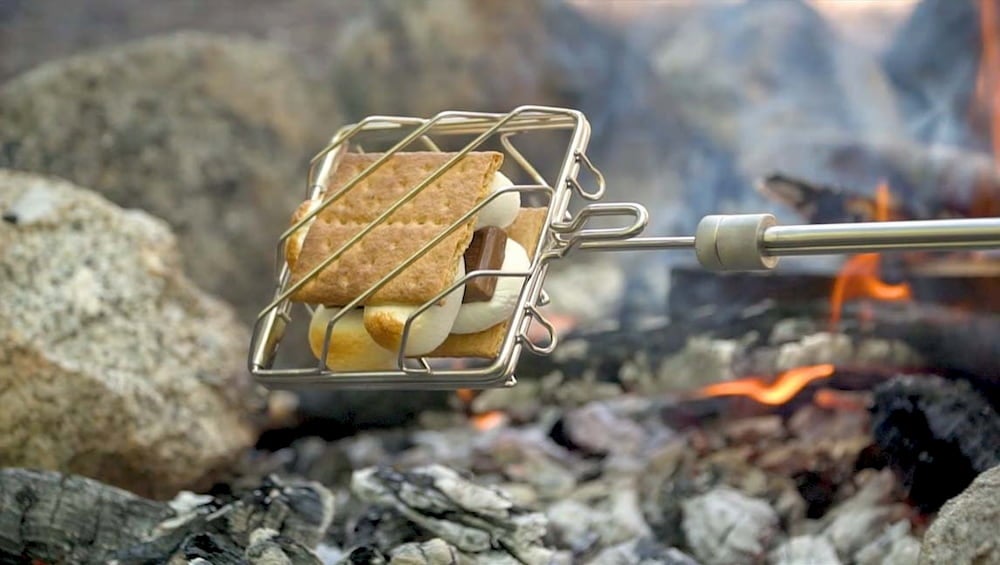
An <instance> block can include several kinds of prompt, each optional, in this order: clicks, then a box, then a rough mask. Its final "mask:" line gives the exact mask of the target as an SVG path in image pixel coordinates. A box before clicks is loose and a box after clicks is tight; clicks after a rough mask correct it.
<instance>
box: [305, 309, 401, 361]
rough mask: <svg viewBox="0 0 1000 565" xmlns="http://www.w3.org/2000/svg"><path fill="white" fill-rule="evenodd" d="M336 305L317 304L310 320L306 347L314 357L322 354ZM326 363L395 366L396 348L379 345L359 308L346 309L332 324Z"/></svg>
mask: <svg viewBox="0 0 1000 565" xmlns="http://www.w3.org/2000/svg"><path fill="white" fill-rule="evenodd" d="M337 312H340V309H339V308H326V307H323V306H320V307H318V308H316V310H315V311H314V312H313V317H312V320H311V321H310V322H309V347H310V348H311V349H312V352H313V355H315V356H316V358H317V359H319V358H321V357H322V356H323V340H324V339H325V338H326V326H327V324H329V323H330V319H331V318H333V317H334V316H335V315H336V314H337ZM326 366H327V368H329V369H330V370H332V371H378V370H390V369H395V368H396V352H394V351H389V350H388V349H386V348H384V347H381V346H380V345H379V344H377V343H375V341H374V340H372V338H371V336H369V335H368V332H367V331H366V330H365V324H364V316H363V315H362V313H361V310H354V311H352V312H348V313H347V314H345V315H344V317H343V318H341V319H339V320H337V323H335V324H334V325H333V331H332V332H331V336H330V350H329V351H328V352H327V356H326Z"/></svg>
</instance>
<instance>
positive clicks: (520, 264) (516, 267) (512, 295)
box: [451, 238, 531, 334]
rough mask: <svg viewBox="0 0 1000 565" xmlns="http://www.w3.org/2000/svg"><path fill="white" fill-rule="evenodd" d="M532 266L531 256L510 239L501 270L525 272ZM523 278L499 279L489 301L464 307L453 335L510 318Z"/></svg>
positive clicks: (453, 329)
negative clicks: (529, 257)
mask: <svg viewBox="0 0 1000 565" xmlns="http://www.w3.org/2000/svg"><path fill="white" fill-rule="evenodd" d="M530 266H531V260H530V259H528V253H527V252H526V251H525V250H524V248H523V247H521V244H519V243H518V242H516V241H514V240H513V239H511V238H507V245H506V248H505V251H504V260H503V266H502V267H500V270H501V271H505V272H508V273H517V272H522V273H523V272H526V271H527V270H528V267H530ZM523 284H524V277H510V276H508V277H497V287H496V290H494V291H493V298H491V299H490V300H489V302H469V303H467V304H462V307H461V308H460V309H459V310H458V316H457V317H456V318H455V323H454V325H452V327H451V331H452V333H456V334H471V333H476V332H481V331H483V330H486V329H489V328H492V327H493V326H495V325H497V324H499V323H500V322H503V321H504V320H507V319H509V318H510V316H511V314H513V313H514V306H515V305H516V304H517V299H518V297H519V296H520V294H521V287H522V286H523Z"/></svg>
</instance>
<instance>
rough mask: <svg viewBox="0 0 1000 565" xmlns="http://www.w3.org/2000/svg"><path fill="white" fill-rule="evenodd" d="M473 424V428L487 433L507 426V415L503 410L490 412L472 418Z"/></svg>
mask: <svg viewBox="0 0 1000 565" xmlns="http://www.w3.org/2000/svg"><path fill="white" fill-rule="evenodd" d="M471 422H472V427H473V428H475V429H476V430H478V431H480V432H486V431H489V430H492V429H493V428H498V427H500V426H502V425H504V424H506V423H507V414H504V412H503V411H502V410H490V411H489V412H483V413H482V414H476V415H474V416H472V419H471Z"/></svg>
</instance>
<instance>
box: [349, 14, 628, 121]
mask: <svg viewBox="0 0 1000 565" xmlns="http://www.w3.org/2000/svg"><path fill="white" fill-rule="evenodd" d="M364 5H365V10H364V11H363V12H362V13H358V14H355V16H354V18H353V19H352V20H351V23H350V25H345V26H342V28H341V29H340V30H339V33H338V34H336V37H334V39H335V40H336V41H337V42H338V43H337V45H338V49H337V53H338V55H339V56H338V57H335V58H331V60H330V63H331V72H330V75H331V78H332V83H333V85H334V86H335V88H336V89H337V93H338V95H339V98H340V99H341V100H342V101H343V104H344V108H345V111H346V112H347V113H348V114H349V115H350V116H351V117H352V118H358V117H363V116H366V115H369V114H373V113H378V114H387V113H388V114H403V115H418V116H425V115H428V116H429V115H433V114H435V113H437V112H440V111H442V110H481V111H489V112H502V111H506V110H509V109H512V108H513V107H514V106H517V105H520V104H545V105H554V106H560V105H563V106H565V105H568V106H576V107H579V106H581V105H586V104H588V103H589V101H590V97H591V96H593V97H603V96H606V92H607V89H609V88H614V86H615V85H614V76H615V70H616V65H618V64H620V63H621V56H622V55H624V48H625V47H624V43H623V42H621V41H620V40H619V39H617V38H615V37H614V36H613V35H612V34H610V33H608V32H607V31H606V30H603V29H601V28H599V27H598V26H597V25H595V24H593V23H591V22H590V21H589V20H587V19H586V18H585V17H584V16H583V15H582V14H580V13H579V12H578V11H577V10H576V9H575V8H573V7H572V6H569V5H568V4H567V3H566V2H563V1H561V0H555V1H553V0H547V1H544V2H535V1H532V0H514V1H504V2H471V1H469V0H439V1H436V2H402V3H400V2H393V1H392V0H375V1H372V2H366V3H365V4H364ZM455 22H462V25H455ZM598 86H600V87H598ZM585 93H589V96H587V95H585ZM585 98H586V99H585Z"/></svg>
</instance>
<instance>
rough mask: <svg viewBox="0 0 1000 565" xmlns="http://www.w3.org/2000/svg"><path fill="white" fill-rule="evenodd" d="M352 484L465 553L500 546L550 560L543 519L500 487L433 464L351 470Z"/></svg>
mask: <svg viewBox="0 0 1000 565" xmlns="http://www.w3.org/2000/svg"><path fill="white" fill-rule="evenodd" d="M351 490H352V492H354V494H355V495H356V496H358V497H359V498H360V499H361V500H363V501H365V502H368V503H374V504H379V505H384V506H388V507H391V508H393V509H395V510H396V511H398V512H399V513H400V514H402V515H403V516H405V517H406V518H407V519H408V520H410V521H411V522H413V523H414V524H415V525H416V526H418V527H419V528H421V529H423V530H425V531H427V532H428V533H430V534H432V535H434V536H436V537H439V538H441V539H443V540H444V541H446V542H448V543H449V544H451V545H454V546H455V547H456V548H458V549H459V550H460V551H463V552H467V553H488V552H492V551H499V550H502V551H505V552H507V553H509V554H510V556H511V557H514V558H517V559H519V560H521V561H523V562H525V563H538V564H543V563H549V562H550V561H551V560H552V559H553V558H554V552H553V551H551V550H549V549H547V548H545V547H544V546H543V545H542V543H541V539H542V536H544V535H545V531H546V528H547V525H548V520H547V519H546V518H545V516H544V515H543V514H540V513H535V512H529V511H527V510H524V509H521V508H518V507H516V506H515V505H514V504H513V502H512V501H511V500H510V499H509V498H508V497H507V495H506V494H504V493H503V492H501V491H499V490H497V489H495V488H491V487H486V486H480V485H477V484H474V483H472V482H469V481H468V480H466V479H464V478H462V477H461V476H459V475H458V474H457V473H456V472H455V471H453V470H451V469H448V468H447V467H442V466H440V465H432V466H428V467H421V468H418V469H414V470H412V471H405V472H397V471H392V470H389V469H387V468H369V469H362V470H360V471H357V472H355V474H354V477H353V478H352V480H351Z"/></svg>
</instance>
